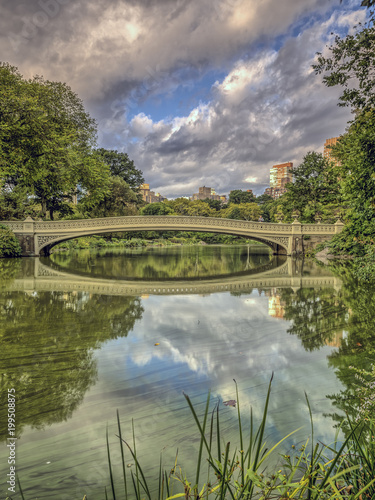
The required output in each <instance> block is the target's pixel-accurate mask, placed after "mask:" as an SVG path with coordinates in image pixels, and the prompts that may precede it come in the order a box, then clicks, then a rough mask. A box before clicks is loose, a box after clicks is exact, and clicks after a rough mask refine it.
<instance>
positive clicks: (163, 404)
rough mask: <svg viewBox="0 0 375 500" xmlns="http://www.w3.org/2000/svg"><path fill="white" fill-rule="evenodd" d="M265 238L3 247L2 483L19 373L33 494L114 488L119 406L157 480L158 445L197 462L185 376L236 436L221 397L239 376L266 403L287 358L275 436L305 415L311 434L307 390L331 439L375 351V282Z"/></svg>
mask: <svg viewBox="0 0 375 500" xmlns="http://www.w3.org/2000/svg"><path fill="white" fill-rule="evenodd" d="M260 248H261V247H259V246H258V247H250V248H249V247H247V246H228V247H226V246H196V247H171V248H152V249H144V250H129V251H125V250H115V251H114V250H111V251H109V250H108V249H107V250H101V251H99V252H93V251H79V252H73V253H64V254H63V253H60V254H54V255H52V256H51V257H50V258H44V259H21V260H18V261H15V260H13V261H9V260H2V261H0V272H1V284H2V287H1V289H0V339H1V354H0V356H1V385H2V388H1V389H2V391H1V393H2V406H1V408H2V409H1V412H2V414H1V424H2V427H1V440H2V443H1V447H0V464H1V474H2V475H1V481H2V484H5V480H6V473H7V472H9V469H8V466H7V456H8V452H7V448H6V438H7V437H8V434H7V428H6V426H5V422H6V419H5V417H6V414H5V400H4V395H5V394H6V392H7V389H8V388H15V390H16V395H17V423H16V425H17V436H18V441H17V472H18V474H19V477H20V480H21V484H22V486H23V489H24V492H25V496H26V498H27V499H28V500H29V499H34V498H39V499H47V498H48V499H65V498H66V499H69V500H72V499H79V498H83V496H84V494H86V495H87V498H88V499H89V500H92V499H94V500H96V499H102V498H104V486H106V485H107V486H108V485H109V478H108V473H107V458H106V445H105V433H106V426H107V425H108V429H109V436H110V443H111V449H112V450H113V461H114V463H115V472H116V473H117V472H119V452H118V442H117V438H116V436H115V434H116V432H117V431H116V409H118V410H119V414H120V419H121V422H122V428H123V433H124V434H125V437H126V438H127V439H130V438H131V421H132V419H133V421H134V426H135V432H136V445H137V451H138V453H139V457H140V460H141V462H142V463H143V464H144V467H145V470H147V471H148V473H149V477H150V478H151V481H152V478H156V476H157V469H158V463H159V455H160V451H162V452H163V461H164V464H165V466H166V467H167V468H168V467H171V466H172V464H173V462H174V457H175V454H176V450H177V449H178V450H179V462H180V463H181V464H182V465H183V466H184V467H185V468H187V469H189V468H191V467H193V465H194V464H195V457H196V448H197V443H198V436H197V433H196V432H195V427H194V423H193V419H192V417H191V414H190V411H189V409H188V407H187V404H186V401H185V399H184V397H183V394H182V393H183V391H184V392H185V393H187V394H188V395H189V396H190V397H191V399H192V401H193V403H194V404H195V405H196V408H197V411H198V413H202V412H203V408H204V404H205V400H206V397H207V393H208V391H209V390H211V394H212V397H213V403H212V404H213V405H214V403H215V402H217V401H220V402H221V403H220V405H221V406H220V407H221V422H222V426H223V429H224V435H225V439H226V440H231V442H233V444H234V443H235V442H236V434H235V426H236V410H235V409H233V408H230V407H226V406H224V405H223V404H222V401H225V400H228V399H235V385H234V382H233V379H236V380H237V382H238V386H239V395H240V400H241V408H242V411H243V414H244V415H247V414H248V412H249V409H250V406H252V408H253V412H254V415H255V417H256V419H259V418H260V416H261V413H262V409H263V405H264V401H265V395H266V390H267V386H268V382H269V379H270V377H271V374H272V372H274V382H273V389H272V395H271V405H270V412H269V419H268V427H267V439H268V440H269V443H270V444H271V443H274V442H276V441H277V440H278V439H280V438H281V437H283V436H285V435H286V434H288V433H289V432H291V431H292V430H294V429H297V428H299V427H301V426H304V428H303V429H302V430H300V431H298V432H297V433H296V435H294V436H293V437H292V438H291V439H290V440H289V441H288V442H287V443H286V445H285V446H286V447H289V446H291V444H297V443H300V442H301V441H305V439H306V438H307V436H308V435H309V432H310V431H309V417H308V410H307V406H306V402H305V396H304V391H306V393H307V394H308V397H309V400H310V404H311V407H312V410H313V414H314V422H315V433H316V437H317V438H318V439H321V440H322V441H323V442H325V443H329V442H331V441H332V439H333V436H334V429H333V426H334V425H335V423H337V421H339V420H340V416H341V415H342V414H343V410H344V409H345V408H347V409H349V410H350V409H351V408H353V405H352V404H351V403H350V400H349V399H348V397H349V396H350V395H351V394H352V393H353V388H354V386H355V383H356V379H355V378H354V377H353V373H352V371H351V370H349V366H350V365H356V366H369V364H370V363H371V362H373V361H374V360H373V359H371V355H370V354H369V351H368V348H369V347H371V345H374V340H375V338H374V331H375V328H374V326H375V325H374V323H375V321H374V312H373V311H374V307H371V304H372V305H374V302H375V301H374V297H375V295H374V288H373V287H371V286H367V287H365V288H361V289H359V288H358V285H357V284H356V283H355V282H354V281H353V280H352V279H351V278H350V274H349V273H347V272H346V271H345V269H344V270H339V272H338V273H336V275H335V276H334V275H333V274H332V273H331V272H329V271H328V270H327V269H326V268H324V267H317V266H315V265H313V264H306V263H303V262H300V261H299V262H296V261H291V260H287V259H286V258H273V257H272V256H270V255H269V254H268V252H267V251H263V253H259V252H260ZM254 252H256V253H254ZM126 460H127V463H129V465H130V464H132V463H133V462H132V459H131V457H129V456H128V457H127V459H126ZM4 465H5V467H3V466H4ZM132 468H133V469H134V465H132V466H131V467H129V468H128V471H131V470H133V469H132ZM117 477H118V478H120V475H119V474H118V476H117ZM3 489H4V487H3ZM4 491H5V490H4Z"/></svg>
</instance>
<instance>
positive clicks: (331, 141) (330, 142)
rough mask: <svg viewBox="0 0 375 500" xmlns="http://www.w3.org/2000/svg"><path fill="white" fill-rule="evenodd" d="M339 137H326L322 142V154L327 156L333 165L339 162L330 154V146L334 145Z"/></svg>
mask: <svg viewBox="0 0 375 500" xmlns="http://www.w3.org/2000/svg"><path fill="white" fill-rule="evenodd" d="M339 139H340V137H331V138H330V139H327V140H326V142H325V143H324V149H323V156H324V158H328V159H329V160H331V161H332V162H333V163H334V164H335V165H340V162H338V161H337V160H336V159H335V158H334V157H333V156H332V151H331V146H334V145H335V144H336V143H337V141H338V140H339Z"/></svg>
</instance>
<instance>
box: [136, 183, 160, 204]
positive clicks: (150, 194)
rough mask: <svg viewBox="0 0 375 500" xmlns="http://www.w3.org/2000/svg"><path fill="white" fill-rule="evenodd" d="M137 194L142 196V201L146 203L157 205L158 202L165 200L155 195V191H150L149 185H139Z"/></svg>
mask: <svg viewBox="0 0 375 500" xmlns="http://www.w3.org/2000/svg"><path fill="white" fill-rule="evenodd" d="M139 192H140V193H141V195H142V198H143V201H145V202H146V203H157V202H158V201H163V200H166V199H167V198H165V197H164V196H162V195H161V194H160V193H156V194H155V191H150V184H141V185H140V186H139Z"/></svg>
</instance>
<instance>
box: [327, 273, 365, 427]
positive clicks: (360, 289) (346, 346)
mask: <svg viewBox="0 0 375 500" xmlns="http://www.w3.org/2000/svg"><path fill="white" fill-rule="evenodd" d="M347 271H348V270H347V268H345V267H344V268H343V273H342V274H346V280H345V286H344V289H343V293H344V300H345V303H346V304H347V307H348V309H349V311H350V314H349V317H348V321H347V327H346V329H347V336H346V338H345V339H344V340H343V342H342V344H341V346H340V348H339V350H338V351H337V352H334V353H332V354H331V355H330V356H329V365H330V366H331V367H333V368H334V369H335V373H336V376H337V377H338V379H339V380H340V381H341V383H342V384H343V386H344V389H343V390H341V391H340V392H339V393H338V394H333V395H330V396H328V397H329V398H330V399H331V400H332V402H333V404H334V405H335V406H336V407H337V409H338V410H339V412H340V413H334V414H332V415H330V416H331V417H332V418H333V420H335V421H336V422H338V423H341V422H342V420H343V417H342V413H341V412H346V413H347V414H348V415H350V416H351V417H352V418H353V419H355V418H356V417H357V414H358V408H359V407H360V405H361V400H360V398H359V397H358V392H357V389H361V388H362V382H361V381H360V379H358V378H357V377H356V376H355V371H354V370H353V369H350V368H349V367H351V366H353V367H356V368H361V369H364V370H366V371H371V367H372V365H373V364H374V363H375V349H374V347H375V284H365V283H360V282H358V281H357V280H355V279H353V278H352V277H351V276H350V274H349V275H348V272H347ZM345 430H347V431H348V429H345Z"/></svg>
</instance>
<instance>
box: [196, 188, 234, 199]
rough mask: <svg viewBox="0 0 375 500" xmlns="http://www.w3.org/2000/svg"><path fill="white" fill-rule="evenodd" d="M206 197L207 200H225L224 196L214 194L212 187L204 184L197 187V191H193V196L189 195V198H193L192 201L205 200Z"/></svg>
mask: <svg viewBox="0 0 375 500" xmlns="http://www.w3.org/2000/svg"><path fill="white" fill-rule="evenodd" d="M207 198H208V199H209V200H219V201H222V202H225V201H226V196H224V195H218V194H216V192H215V189H214V188H211V187H206V186H202V187H200V188H198V193H194V194H193V196H192V197H191V200H193V201H194V200H206V199H207Z"/></svg>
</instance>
